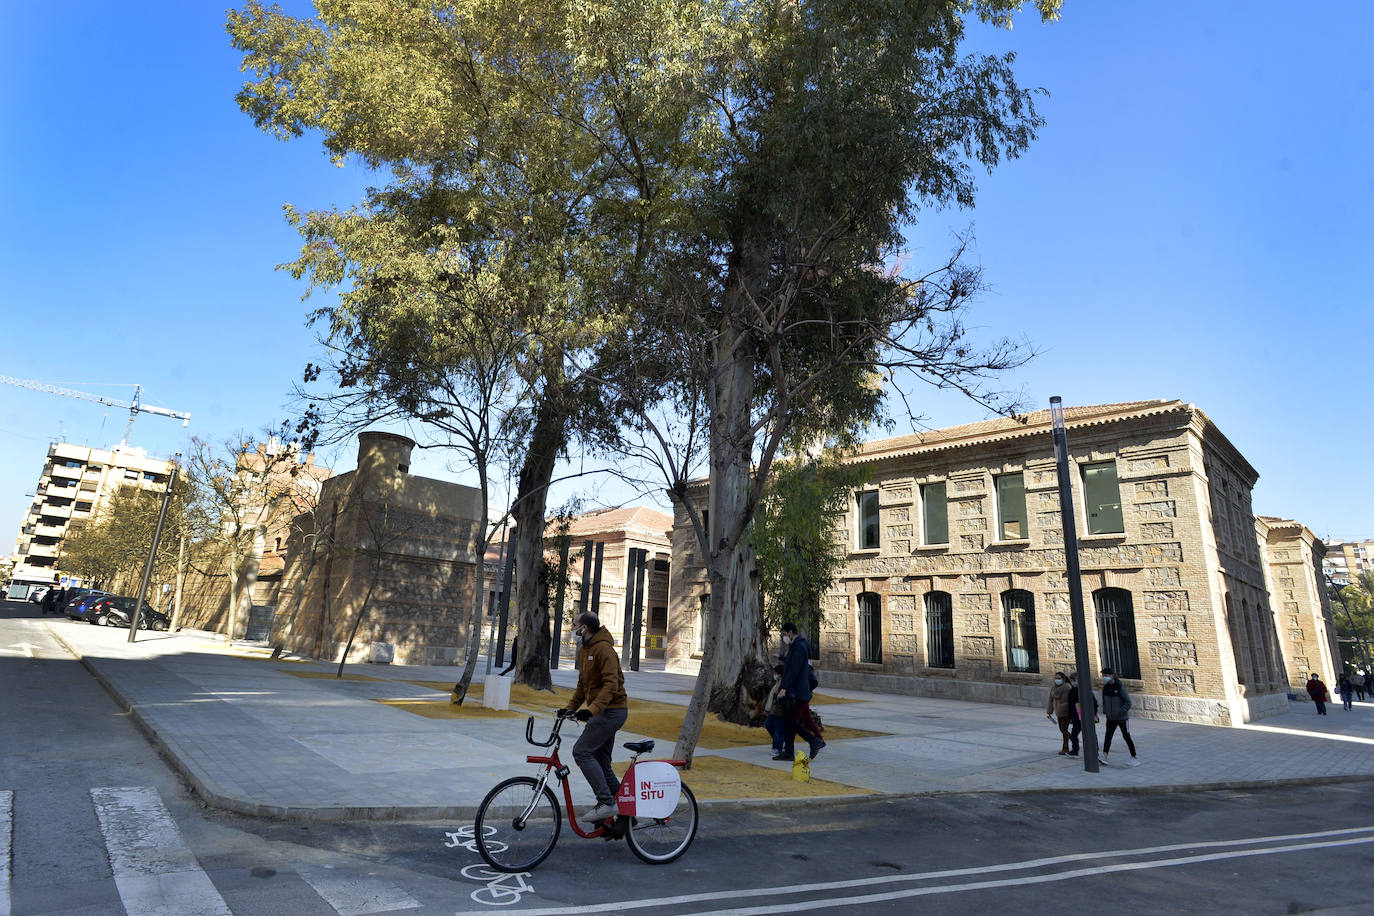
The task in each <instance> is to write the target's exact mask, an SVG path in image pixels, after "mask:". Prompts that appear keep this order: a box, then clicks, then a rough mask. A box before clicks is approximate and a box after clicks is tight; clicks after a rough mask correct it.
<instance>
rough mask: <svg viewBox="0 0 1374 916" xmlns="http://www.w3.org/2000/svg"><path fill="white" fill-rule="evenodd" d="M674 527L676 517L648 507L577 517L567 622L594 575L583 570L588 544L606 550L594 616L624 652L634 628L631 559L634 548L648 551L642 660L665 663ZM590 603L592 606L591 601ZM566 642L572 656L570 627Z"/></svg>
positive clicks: (572, 535) (571, 527)
mask: <svg viewBox="0 0 1374 916" xmlns="http://www.w3.org/2000/svg"><path fill="white" fill-rule="evenodd" d="M672 527H673V519H672V516H670V515H668V514H667V513H664V512H659V511H658V510H657V509H650V508H647V507H644V506H631V507H628V508H622V509H601V510H598V511H595V512H586V513H583V514H582V515H578V516H575V517H574V518H573V519H572V520H571V522H570V524H569V527H568V536H569V538H570V539H571V541H572V544H571V548H572V549H571V551H570V556H569V563H568V566H569V569H568V578H569V586H568V590H567V593H566V596H565V599H564V615H565V616H564V620H565V621H566V620H569V619H571V618H570V615H571V614H572V613H573V612H574V611H575V610H576V605H577V599H578V595H579V593H580V590H581V586H582V582H583V580H584V578H586V577H588V576H590V575H591V570H588V569H584V568H583V550H584V547H585V545H586V542H587V541H592V542H595V543H600V544H603V545H605V546H604V547H603V548H602V558H601V597H600V602H599V604H597V605H596V607H595V610H596V612H597V616H598V617H600V618H601V622H602V624H603V625H604V626H606V628H607V629H609V630H610V631H611V633H612V634H614V635H615V638H616V645H617V646H621V647H622V648H623V644H624V640H625V634H626V632H627V630H626V624H627V622H629V623H632V622H633V618H632V613H633V607H631V608H630V611H631V614H629V615H627V613H626V606H625V605H626V600H625V599H626V592H627V589H628V585H627V582H628V574H629V566H628V559H629V553H630V550H631V549H633V548H639V549H641V550H644V551H647V565H646V568H645V589H644V598H643V629H642V631H641V645H640V648H641V655H640V657H641V658H651V659H661V658H663V657H664V651H665V647H666V643H667V636H668V577H669V570H670V568H671V560H672V547H671V540H670V537H669V534H670V532H671V530H672ZM552 533H553V532H550V534H552ZM631 600H633V598H631ZM588 603H589V604H590V603H591V602H590V599H589V600H588ZM563 636H564V640H565V642H567V645H568V647H569V649H568V651H569V652H571V648H570V647H571V645H572V643H571V639H572V635H571V628H570V627H568V626H566V625H565V626H564V627H563Z"/></svg>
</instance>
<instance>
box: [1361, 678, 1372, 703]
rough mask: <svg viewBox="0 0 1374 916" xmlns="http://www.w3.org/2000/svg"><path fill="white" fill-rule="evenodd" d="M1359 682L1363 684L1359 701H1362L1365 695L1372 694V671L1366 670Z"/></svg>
mask: <svg viewBox="0 0 1374 916" xmlns="http://www.w3.org/2000/svg"><path fill="white" fill-rule="evenodd" d="M1360 683H1361V684H1363V685H1364V689H1363V690H1361V691H1360V702H1361V703H1363V702H1364V698H1365V697H1366V696H1374V673H1372V672H1369V671H1366V672H1365V673H1364V678H1363V679H1362V680H1361V681H1360Z"/></svg>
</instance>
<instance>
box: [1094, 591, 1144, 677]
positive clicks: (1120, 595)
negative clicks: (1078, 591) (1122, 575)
mask: <svg viewBox="0 0 1374 916" xmlns="http://www.w3.org/2000/svg"><path fill="white" fill-rule="evenodd" d="M1093 606H1094V607H1095V608H1096V609H1097V645H1098V649H1099V650H1100V651H1101V653H1102V667H1103V668H1111V669H1112V670H1113V671H1115V672H1116V676H1117V677H1128V678H1133V679H1136V678H1139V677H1140V652H1139V650H1137V649H1136V645H1135V606H1134V605H1133V604H1132V603H1131V593H1130V592H1128V591H1126V590H1125V589H1124V588H1099V589H1098V590H1097V591H1095V592H1093Z"/></svg>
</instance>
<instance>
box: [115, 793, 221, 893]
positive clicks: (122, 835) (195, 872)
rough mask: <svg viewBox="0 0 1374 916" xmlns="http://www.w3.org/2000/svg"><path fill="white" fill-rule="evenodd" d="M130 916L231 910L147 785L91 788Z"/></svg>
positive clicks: (168, 813) (118, 886)
mask: <svg viewBox="0 0 1374 916" xmlns="http://www.w3.org/2000/svg"><path fill="white" fill-rule="evenodd" d="M91 801H92V802H94V804H95V814H96V817H97V818H98V819H99V820H100V832H101V833H102V834H103V835H104V837H105V851H106V853H107V854H108V855H109V857H110V870H111V871H112V872H113V873H114V880H115V887H116V888H118V889H119V898H120V900H122V901H123V903H124V909H125V910H127V911H128V913H129V916H232V914H231V913H230V911H229V907H228V906H227V905H226V904H225V902H224V898H222V897H221V896H220V895H219V891H217V890H216V889H215V885H214V884H213V883H211V881H210V876H209V875H207V874H205V871H204V869H202V868H201V867H200V863H199V862H197V861H196V857H195V855H194V854H193V853H192V852H191V850H190V849H189V848H188V847H187V846H186V843H185V841H184V840H182V838H181V831H179V830H177V825H176V824H175V823H174V822H173V821H172V815H171V813H170V812H168V810H167V808H166V806H165V805H163V804H162V799H161V798H160V797H159V796H158V794H157V790H156V789H154V788H152V787H151V786H133V787H127V788H99V789H91Z"/></svg>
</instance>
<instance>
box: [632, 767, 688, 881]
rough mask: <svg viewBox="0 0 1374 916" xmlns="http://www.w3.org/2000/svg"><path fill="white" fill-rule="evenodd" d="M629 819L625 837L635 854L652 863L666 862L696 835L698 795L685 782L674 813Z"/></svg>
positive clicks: (681, 851)
mask: <svg viewBox="0 0 1374 916" xmlns="http://www.w3.org/2000/svg"><path fill="white" fill-rule="evenodd" d="M626 821H627V824H626V830H625V839H626V841H627V842H628V843H629V844H630V849H631V850H633V851H634V854H635V855H637V856H639V857H640V858H641V859H643V860H644V861H645V862H648V863H649V864H650V865H664V864H666V863H668V862H671V861H673V860H674V859H676V858H677V857H678V856H680V855H682V854H683V853H684V852H686V851H687V847H688V846H691V845H692V840H693V839H695V838H696V835H697V798H696V796H695V795H693V794H692V790H691V789H689V788H687V784H686V783H685V782H684V783H683V784H682V794H681V795H679V796H678V799H677V807H676V808H674V809H673V813H672V814H671V815H669V816H668V817H631V818H627V819H626Z"/></svg>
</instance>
